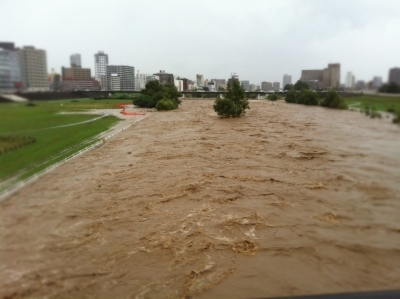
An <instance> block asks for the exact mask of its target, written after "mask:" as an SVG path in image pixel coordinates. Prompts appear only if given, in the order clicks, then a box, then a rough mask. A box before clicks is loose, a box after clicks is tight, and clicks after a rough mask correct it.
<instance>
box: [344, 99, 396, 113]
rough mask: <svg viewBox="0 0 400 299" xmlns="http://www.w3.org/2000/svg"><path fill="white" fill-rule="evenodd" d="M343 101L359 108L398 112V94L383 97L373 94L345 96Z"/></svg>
mask: <svg viewBox="0 0 400 299" xmlns="http://www.w3.org/2000/svg"><path fill="white" fill-rule="evenodd" d="M345 102H346V104H347V105H349V106H350V107H354V108H360V109H366V108H368V109H372V110H377V111H390V112H393V111H396V112H397V113H400V96H399V97H383V96H375V95H364V96H354V97H345Z"/></svg>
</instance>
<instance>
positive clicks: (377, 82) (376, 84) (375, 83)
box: [372, 77, 382, 89]
mask: <svg viewBox="0 0 400 299" xmlns="http://www.w3.org/2000/svg"><path fill="white" fill-rule="evenodd" d="M381 86H382V77H374V78H373V79H372V87H373V88H374V89H378V88H381Z"/></svg>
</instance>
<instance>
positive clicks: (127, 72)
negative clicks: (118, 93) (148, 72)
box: [107, 65, 135, 90]
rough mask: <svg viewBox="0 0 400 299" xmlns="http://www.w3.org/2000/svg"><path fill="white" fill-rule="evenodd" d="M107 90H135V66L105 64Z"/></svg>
mask: <svg viewBox="0 0 400 299" xmlns="http://www.w3.org/2000/svg"><path fill="white" fill-rule="evenodd" d="M107 88H108V90H135V68H134V67H133V66H127V65H108V66H107Z"/></svg>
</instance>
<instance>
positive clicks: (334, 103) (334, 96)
mask: <svg viewBox="0 0 400 299" xmlns="http://www.w3.org/2000/svg"><path fill="white" fill-rule="evenodd" d="M321 106H323V107H328V108H336V109H347V108H348V106H347V105H346V103H345V101H344V99H343V98H342V97H341V96H340V95H339V94H338V93H337V92H336V91H335V90H333V89H331V90H329V91H328V92H327V93H326V95H325V98H324V99H323V100H322V102H321Z"/></svg>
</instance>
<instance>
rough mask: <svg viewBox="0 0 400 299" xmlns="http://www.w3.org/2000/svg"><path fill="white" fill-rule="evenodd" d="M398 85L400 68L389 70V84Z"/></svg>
mask: <svg viewBox="0 0 400 299" xmlns="http://www.w3.org/2000/svg"><path fill="white" fill-rule="evenodd" d="M392 82H394V83H397V84H400V68H399V67H395V68H392V69H390V70H389V81H388V83H389V84H390V83H392Z"/></svg>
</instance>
